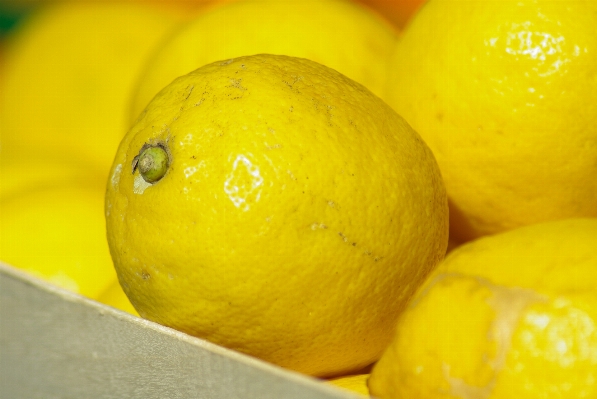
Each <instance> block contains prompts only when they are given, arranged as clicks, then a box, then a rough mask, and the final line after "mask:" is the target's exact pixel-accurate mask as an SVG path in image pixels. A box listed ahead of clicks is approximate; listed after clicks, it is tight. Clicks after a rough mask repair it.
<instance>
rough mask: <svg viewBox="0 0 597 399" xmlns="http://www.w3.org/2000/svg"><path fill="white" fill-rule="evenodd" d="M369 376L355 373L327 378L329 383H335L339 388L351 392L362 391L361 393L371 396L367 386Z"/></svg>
mask: <svg viewBox="0 0 597 399" xmlns="http://www.w3.org/2000/svg"><path fill="white" fill-rule="evenodd" d="M368 378H369V374H354V375H348V376H343V377H337V378H332V379H329V380H327V383H328V384H331V385H334V386H336V387H338V388H342V389H346V390H349V391H351V392H356V393H360V394H361V395H365V396H369V388H368V387H367V379H368Z"/></svg>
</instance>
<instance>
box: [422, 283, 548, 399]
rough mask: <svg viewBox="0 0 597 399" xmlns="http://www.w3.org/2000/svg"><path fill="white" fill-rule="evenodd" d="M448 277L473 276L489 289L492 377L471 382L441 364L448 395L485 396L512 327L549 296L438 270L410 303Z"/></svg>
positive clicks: (504, 355)
mask: <svg viewBox="0 0 597 399" xmlns="http://www.w3.org/2000/svg"><path fill="white" fill-rule="evenodd" d="M449 278H457V279H458V278H465V279H473V280H475V281H476V282H477V283H478V284H479V285H480V286H482V287H484V288H487V289H488V290H489V291H490V293H491V295H490V296H489V297H488V298H487V299H486V302H487V304H488V305H489V306H490V307H491V309H492V310H493V311H494V312H495V314H494V318H493V322H492V323H491V326H490V328H489V331H488V332H487V340H488V341H490V342H492V343H494V344H495V348H496V349H495V355H494V356H493V357H492V358H488V359H487V360H486V363H487V364H488V365H489V366H490V367H491V370H492V377H491V379H490V380H489V381H488V382H487V384H485V385H483V386H473V385H470V384H468V383H467V382H465V381H464V380H463V379H462V378H458V377H453V376H452V375H451V374H450V365H449V364H447V363H444V364H442V372H443V375H444V378H445V380H446V382H448V384H449V387H450V394H451V395H453V396H455V397H459V398H463V399H485V398H488V397H490V396H491V394H492V392H493V389H494V387H495V385H496V383H497V378H498V375H499V373H500V371H501V370H502V369H503V368H504V366H505V364H506V358H507V355H508V351H509V350H510V346H511V342H512V337H513V335H514V331H515V330H516V328H517V326H518V324H519V322H520V320H521V319H522V317H523V316H524V315H525V310H526V309H527V308H528V307H529V306H531V305H532V304H535V303H539V302H543V303H544V302H547V301H548V298H547V297H545V296H543V295H541V294H539V293H537V292H536V291H534V290H531V289H526V288H520V287H507V286H502V285H498V284H494V283H492V282H491V281H489V280H487V279H485V278H482V277H479V276H469V275H465V274H461V273H439V274H437V275H436V276H435V277H434V278H433V279H432V280H431V281H430V283H429V284H428V285H427V287H425V289H424V290H423V291H422V292H421V294H420V295H419V296H418V297H417V298H416V299H415V300H414V301H413V302H412V303H411V305H410V307H411V308H413V307H415V306H417V304H418V303H419V302H420V300H421V298H423V297H424V296H425V295H427V293H428V292H429V291H430V290H431V289H432V287H433V286H434V285H436V284H437V283H439V282H440V281H442V280H445V279H449Z"/></svg>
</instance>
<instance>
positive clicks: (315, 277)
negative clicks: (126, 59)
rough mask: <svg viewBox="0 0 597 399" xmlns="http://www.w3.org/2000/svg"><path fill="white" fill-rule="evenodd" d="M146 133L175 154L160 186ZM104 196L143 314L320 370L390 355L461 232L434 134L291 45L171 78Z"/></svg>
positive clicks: (119, 265)
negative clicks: (420, 290) (410, 308)
mask: <svg viewBox="0 0 597 399" xmlns="http://www.w3.org/2000/svg"><path fill="white" fill-rule="evenodd" d="M148 147H149V148H150V149H151V151H154V152H155V153H156V154H162V155H164V154H166V155H167V156H166V162H165V165H166V166H167V167H166V168H165V169H163V171H165V174H164V175H163V177H162V178H161V179H159V180H157V181H155V182H154V183H153V184H152V183H148V182H146V180H145V178H144V177H143V176H145V174H146V173H144V172H143V173H142V172H141V171H142V170H150V171H151V170H154V169H156V170H159V169H160V168H157V167H156V168H153V167H152V166H151V165H152V162H148V159H147V158H146V157H145V156H141V157H139V156H138V155H139V154H140V153H143V154H145V150H147V148H148ZM143 154H141V155H143ZM149 161H151V159H150V160H149ZM162 174H163V173H162ZM105 206H106V217H107V229H108V241H109V246H110V251H111V253H112V257H113V260H114V264H115V267H116V270H117V273H118V276H119V279H120V282H121V285H122V286H123V289H124V291H125V293H126V294H127V296H128V297H129V298H130V300H131V302H132V304H133V306H134V307H135V308H136V309H137V311H138V312H139V314H140V315H141V316H142V317H144V318H147V319H150V320H153V321H156V322H158V323H161V324H163V325H166V326H170V327H173V328H176V329H178V330H180V331H183V332H186V333H189V334H191V335H195V336H198V337H202V338H205V339H208V340H210V341H212V342H215V343H218V344H221V345H223V346H226V347H229V348H232V349H235V350H238V351H241V352H244V353H247V354H250V355H253V356H256V357H259V358H262V359H265V360H267V361H269V362H272V363H276V364H278V365H281V366H284V367H287V368H290V369H293V370H297V371H300V372H304V373H307V374H312V375H318V376H327V375H333V374H341V373H345V372H349V371H354V370H358V369H360V368H362V367H364V366H366V365H368V364H370V363H372V362H373V361H375V360H376V359H377V358H378V357H379V355H380V354H381V351H382V350H383V348H384V347H385V346H386V345H387V344H388V343H389V339H390V337H391V336H392V331H393V328H394V324H395V320H396V317H397V315H398V313H399V311H400V310H401V309H402V308H403V306H404V304H405V303H406V301H407V300H408V298H409V297H410V296H411V294H412V293H413V292H414V290H415V288H416V286H417V284H418V283H419V282H421V281H422V279H424V277H425V276H426V275H427V274H428V272H429V271H431V270H432V269H433V267H434V266H435V265H436V264H437V262H438V261H439V260H440V259H441V258H442V257H443V255H444V253H445V250H446V245H447V197H446V194H445V190H444V187H443V183H442V180H441V176H440V173H439V168H438V166H437V164H436V162H435V160H434V158H433V155H432V153H431V152H430V151H429V149H428V148H427V146H426V145H425V144H424V142H423V141H422V140H421V139H420V137H419V136H418V134H417V133H416V132H414V131H413V130H412V129H411V128H410V127H409V126H408V124H407V123H406V122H405V121H404V120H403V119H402V118H401V117H400V116H398V115H397V114H396V113H395V112H394V111H393V110H392V109H391V108H390V107H389V106H387V105H386V104H385V103H384V102H383V101H381V100H380V99H379V98H378V97H376V96H374V95H373V94H371V92H369V91H368V90H367V89H365V88H364V87H363V86H362V85H360V84H358V83H356V82H354V81H352V80H350V79H348V78H346V77H345V76H343V75H341V74H339V73H337V72H336V71H334V70H332V69H330V68H327V67H325V66H323V65H321V64H317V63H315V62H313V61H309V60H306V59H299V58H294V57H286V56H275V55H255V56H248V57H240V58H235V59H230V60H225V61H219V62H216V63H212V64H208V65H206V66H204V67H201V68H199V69H197V70H196V71H194V72H192V73H189V74H187V75H184V76H182V77H180V78H178V79H176V80H175V81H174V82H173V83H172V84H170V85H168V86H167V87H166V88H164V89H163V90H162V91H161V92H160V93H159V94H158V95H157V96H156V97H155V98H154V100H153V101H152V102H151V103H150V104H149V105H148V107H147V109H146V112H145V113H144V114H143V117H142V118H140V119H139V121H138V122H137V124H136V125H135V126H133V128H132V129H131V130H130V131H129V133H128V134H127V135H126V137H125V138H124V139H123V141H122V143H121V144H120V147H119V150H118V153H117V154H116V157H115V160H114V164H113V167H112V171H111V178H110V181H109V182H108V189H107V194H106V204H105Z"/></svg>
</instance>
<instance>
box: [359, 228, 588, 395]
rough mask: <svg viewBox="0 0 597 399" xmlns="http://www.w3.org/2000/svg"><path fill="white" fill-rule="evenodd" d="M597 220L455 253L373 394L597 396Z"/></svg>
mask: <svg viewBox="0 0 597 399" xmlns="http://www.w3.org/2000/svg"><path fill="white" fill-rule="evenodd" d="M595 248H597V219H570V220H562V221H555V222H546V223H541V224H535V225H531V226H525V227H520V228H517V229H513V230H510V231H508V232H505V233H500V234H496V235H492V236H488V237H483V238H480V239H478V240H475V241H472V242H470V243H467V244H464V245H462V246H460V247H459V248H456V249H455V250H454V251H452V252H451V253H450V254H449V255H448V256H447V257H446V259H445V260H444V261H443V262H442V263H441V264H440V266H439V267H438V268H437V269H436V270H435V271H434V272H433V273H432V274H431V275H430V276H429V277H428V279H427V281H426V283H425V284H424V285H423V286H422V287H421V288H420V289H419V291H418V293H417V295H415V297H414V298H413V300H412V301H411V304H410V306H409V308H408V309H407V310H406V311H405V312H404V313H403V314H402V316H401V317H400V319H399V321H398V326H397V329H396V336H395V338H394V341H393V342H392V344H390V346H389V347H388V349H386V351H385V352H384V355H383V356H382V358H381V359H380V361H379V362H378V363H377V364H376V365H375V366H374V368H373V370H372V372H371V376H370V379H369V382H368V384H369V388H370V390H371V394H372V395H373V396H375V397H379V398H382V399H391V398H421V399H425V398H428V399H442V398H446V399H447V398H454V397H459V398H479V397H483V398H488V399H497V398H508V399H509V398H547V397H549V398H592V397H595V396H596V395H597V356H596V354H597V292H596V291H595V279H596V278H597V268H596V266H597V252H596V251H595Z"/></svg>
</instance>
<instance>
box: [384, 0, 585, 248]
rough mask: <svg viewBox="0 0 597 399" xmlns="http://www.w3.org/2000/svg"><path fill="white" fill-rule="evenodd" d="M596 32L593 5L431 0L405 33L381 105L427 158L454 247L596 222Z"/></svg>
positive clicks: (575, 0)
mask: <svg viewBox="0 0 597 399" xmlns="http://www.w3.org/2000/svg"><path fill="white" fill-rule="evenodd" d="M596 25H597V2H592V1H582V0H570V1H550V0H537V1H519V0H506V1H483V0H475V1H470V2H467V3H466V6H460V5H459V6H456V5H455V3H454V2H453V1H450V0H430V1H428V2H427V3H426V4H425V5H424V6H423V7H422V8H421V10H420V11H419V12H418V13H417V14H416V15H415V16H414V17H413V19H412V20H411V22H410V24H409V25H408V27H407V28H406V29H405V30H404V32H403V34H402V36H401V38H400V40H399V41H398V42H397V44H396V48H395V50H396V51H395V52H394V54H393V56H392V59H391V61H390V63H389V64H390V66H389V72H388V74H389V79H388V85H387V89H388V90H387V92H386V94H385V96H384V99H386V100H387V102H388V104H390V105H391V106H392V107H393V108H394V109H395V110H396V112H398V113H399V114H400V115H401V116H403V117H404V118H405V119H406V120H407V121H408V122H409V123H410V124H411V125H412V126H413V128H414V129H415V130H416V131H417V132H418V133H419V134H420V135H421V137H423V139H424V140H425V142H426V143H427V144H428V145H429V147H430V148H431V149H432V150H433V153H434V155H435V157H436V158H437V161H438V164H439V165H440V168H441V170H442V176H443V178H444V181H445V184H446V189H447V191H448V196H449V198H450V230H451V231H450V234H451V237H453V238H454V239H455V240H456V241H460V242H464V241H468V240H471V239H475V238H478V237H481V236H484V235H490V234H495V233H498V232H503V231H507V230H510V229H513V228H516V227H521V226H525V225H529V224H534V223H540V222H544V221H550V220H559V219H566V218H573V217H597V206H595V200H596V198H597V179H595V176H597V162H595V153H596V152H597V112H595V106H594V104H595V98H597V79H595V76H597V61H596V58H595V57H594V56H593V54H594V53H595V51H597V35H595V34H594V31H595V26H596ZM436 32H442V33H441V34H439V35H438V34H437V33H436Z"/></svg>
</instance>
